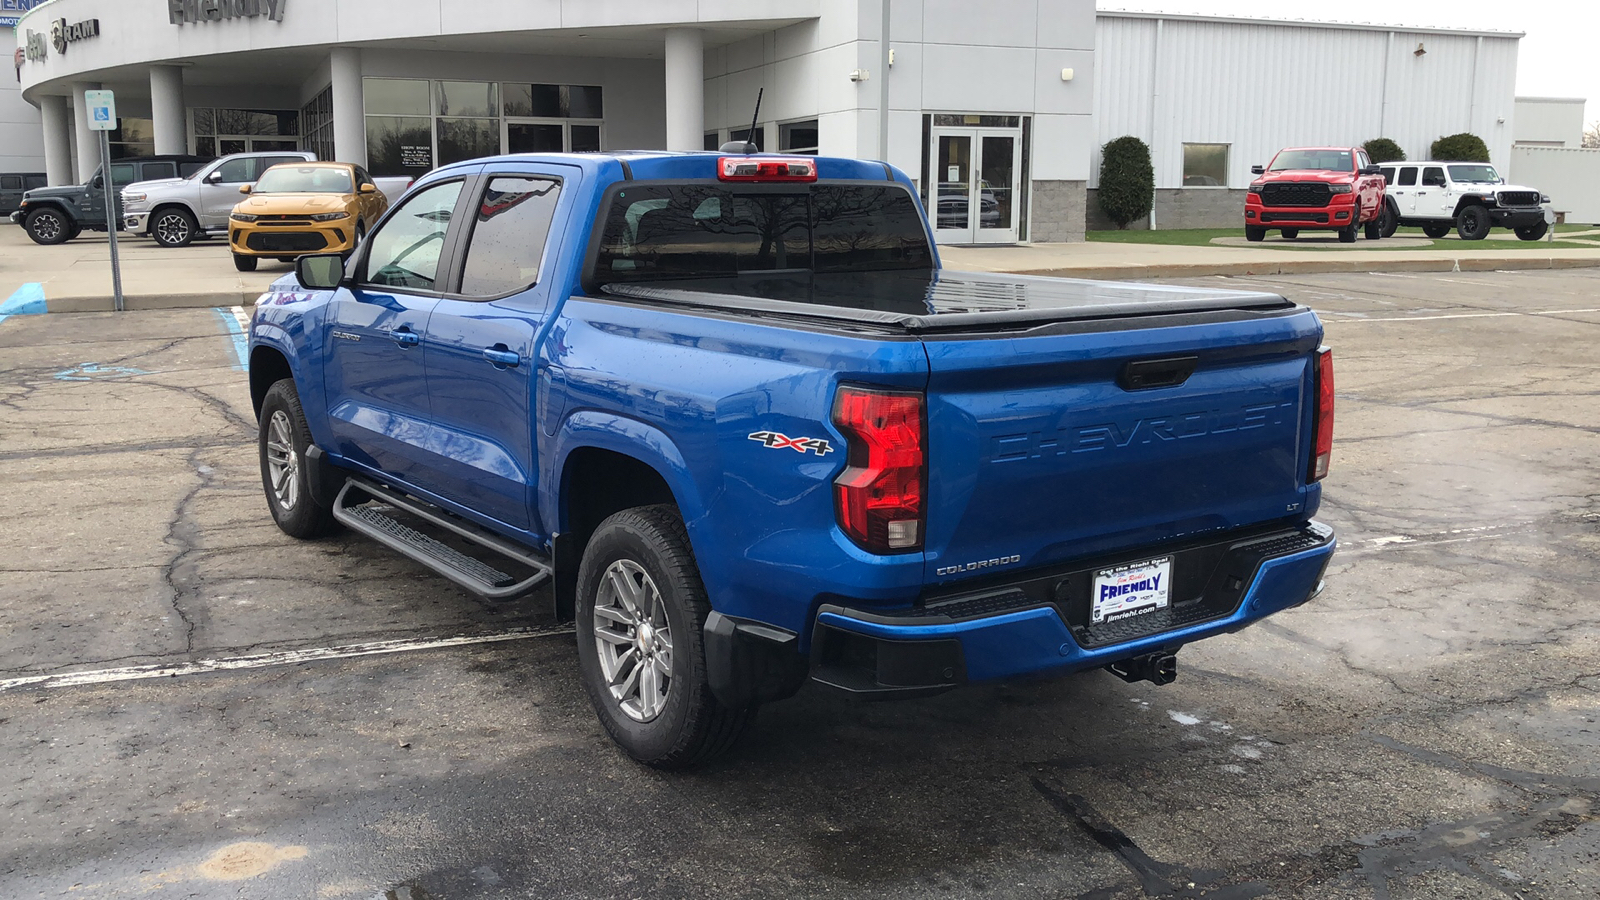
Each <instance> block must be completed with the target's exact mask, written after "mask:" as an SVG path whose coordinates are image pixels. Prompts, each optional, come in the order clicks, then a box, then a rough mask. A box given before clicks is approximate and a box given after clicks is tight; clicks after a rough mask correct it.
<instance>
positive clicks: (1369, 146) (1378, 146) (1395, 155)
mask: <svg viewBox="0 0 1600 900" xmlns="http://www.w3.org/2000/svg"><path fill="white" fill-rule="evenodd" d="M1361 149H1363V150H1365V151H1367V155H1368V156H1370V157H1372V164H1373V165H1375V166H1376V165H1380V164H1382V163H1386V162H1405V161H1406V152H1405V151H1404V150H1401V149H1400V145H1399V144H1396V143H1395V142H1394V141H1391V140H1389V139H1388V138H1383V137H1381V138H1373V139H1372V140H1370V141H1367V142H1366V143H1365V144H1362V145H1361Z"/></svg>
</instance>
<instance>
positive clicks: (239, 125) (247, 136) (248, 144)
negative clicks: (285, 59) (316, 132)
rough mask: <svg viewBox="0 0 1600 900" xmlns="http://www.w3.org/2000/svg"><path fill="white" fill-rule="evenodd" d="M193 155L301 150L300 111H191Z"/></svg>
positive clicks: (205, 109) (203, 108)
mask: <svg viewBox="0 0 1600 900" xmlns="http://www.w3.org/2000/svg"><path fill="white" fill-rule="evenodd" d="M189 122H190V125H191V131H192V132H193V133H194V152H195V153H196V154H198V155H200V156H227V155H228V154H230V153H260V152H272V151H275V150H298V149H300V111H299V110H295V109H267V110H260V109H213V108H210V107H198V108H196V109H192V110H190V111H189Z"/></svg>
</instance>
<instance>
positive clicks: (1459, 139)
mask: <svg viewBox="0 0 1600 900" xmlns="http://www.w3.org/2000/svg"><path fill="white" fill-rule="evenodd" d="M1428 158H1429V159H1437V160H1440V161H1441V162H1482V163H1486V162H1488V161H1489V145H1488V144H1485V143H1484V142H1483V138H1481V137H1478V136H1477V135H1475V134H1469V133H1468V132H1465V131H1463V132H1462V133H1460V134H1452V135H1450V136H1448V137H1442V138H1439V139H1438V140H1437V141H1434V142H1433V146H1432V147H1431V148H1429V150H1428Z"/></svg>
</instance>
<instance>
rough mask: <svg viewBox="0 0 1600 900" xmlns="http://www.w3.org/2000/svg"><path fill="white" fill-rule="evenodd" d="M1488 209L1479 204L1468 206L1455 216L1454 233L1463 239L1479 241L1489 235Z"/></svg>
mask: <svg viewBox="0 0 1600 900" xmlns="http://www.w3.org/2000/svg"><path fill="white" fill-rule="evenodd" d="M1490 224H1491V223H1490V221H1489V211H1488V210H1487V209H1484V208H1483V207H1481V206H1469V207H1467V208H1466V209H1463V210H1462V211H1461V215H1459V216H1456V233H1457V234H1459V235H1461V239H1462V240H1463V241H1481V240H1483V239H1484V238H1486V237H1488V236H1489V226H1490Z"/></svg>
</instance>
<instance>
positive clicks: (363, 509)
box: [333, 478, 552, 600]
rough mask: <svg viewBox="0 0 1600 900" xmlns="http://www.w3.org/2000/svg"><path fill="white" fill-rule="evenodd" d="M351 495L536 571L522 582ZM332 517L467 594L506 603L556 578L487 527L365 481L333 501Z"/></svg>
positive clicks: (541, 561)
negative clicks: (353, 493) (353, 501)
mask: <svg viewBox="0 0 1600 900" xmlns="http://www.w3.org/2000/svg"><path fill="white" fill-rule="evenodd" d="M351 491H359V492H360V493H363V494H366V495H368V496H370V497H372V498H373V499H374V500H377V501H379V502H382V503H387V504H388V505H390V506H392V507H394V508H396V509H399V510H403V511H405V512H406V513H409V514H410V515H413V516H416V517H417V518H419V519H423V520H424V521H427V522H430V523H432V524H434V525H437V526H438V527H440V528H443V529H445V530H446V531H450V532H452V533H454V534H456V535H459V536H460V537H462V538H464V539H466V540H468V541H470V542H472V543H473V544H474V545H476V546H478V547H482V548H483V549H485V550H488V551H490V552H492V553H494V554H497V555H499V556H503V557H506V558H508V559H511V560H514V561H515V562H516V563H517V564H519V565H522V566H526V567H527V568H530V569H532V570H533V573H534V574H533V575H532V576H530V577H528V578H525V579H523V580H521V581H518V580H517V579H516V576H514V575H509V574H507V573H505V572H502V571H500V570H499V569H497V568H495V567H494V566H493V565H490V564H489V563H486V562H484V561H482V560H479V559H475V558H473V557H471V556H468V555H466V554H465V553H462V552H461V551H459V550H456V549H455V548H453V547H449V546H447V545H445V544H442V543H440V542H439V541H436V540H434V539H433V538H431V537H428V536H427V535H425V534H423V533H422V532H420V531H418V530H416V529H415V528H412V527H411V526H409V525H406V524H405V523H403V522H401V521H399V520H397V519H395V518H394V517H393V516H390V515H388V514H387V513H385V512H383V511H381V510H377V509H374V508H372V507H370V506H352V505H349V501H350V499H351V497H350V492H351ZM333 517H334V518H335V519H337V520H338V521H339V522H341V523H343V524H344V525H345V527H347V528H349V529H350V530H351V531H355V532H359V533H360V534H364V535H366V536H367V537H369V538H372V539H373V540H375V541H377V542H378V543H380V544H383V545H384V546H386V547H389V548H390V549H392V550H396V551H399V552H400V553H401V554H402V555H404V556H407V557H409V558H411V559H412V560H415V561H416V562H418V563H421V564H422V565H424V566H427V567H428V568H430V569H432V570H433V571H435V572H437V573H439V574H440V575H443V576H444V577H446V578H448V579H450V580H451V581H453V582H455V583H456V584H458V585H460V586H461V587H463V588H465V589H466V590H468V591H471V592H472V593H474V594H477V595H478V596H480V597H485V598H487V599H490V600H505V599H507V598H510V597H515V596H517V595H519V594H525V593H527V592H528V591H531V590H533V589H534V588H536V587H538V586H539V585H541V584H544V583H545V582H546V581H549V580H550V577H551V574H552V569H551V566H550V562H549V560H546V559H545V558H543V557H541V556H537V555H535V554H533V553H532V552H530V551H528V550H526V549H524V548H522V547H519V546H517V545H516V544H513V543H511V542H510V541H508V540H506V539H505V538H502V537H500V536H499V535H497V534H494V533H492V532H490V531H488V530H487V529H484V528H479V527H478V526H477V525H474V524H472V523H470V522H467V521H464V520H462V519H458V518H456V517H454V516H451V515H449V514H447V513H446V512H444V511H443V510H441V509H439V508H438V507H437V506H434V505H433V504H431V503H424V502H422V501H420V500H416V499H413V498H411V497H408V496H406V495H404V494H401V493H398V492H396V491H392V490H390V489H389V488H386V487H383V486H382V485H379V484H377V483H376V482H372V481H368V480H366V479H365V478H351V479H349V480H348V481H346V482H345V483H344V487H343V489H341V490H340V491H339V497H338V499H337V500H335V501H334V503H333Z"/></svg>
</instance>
